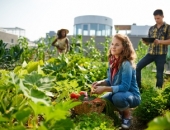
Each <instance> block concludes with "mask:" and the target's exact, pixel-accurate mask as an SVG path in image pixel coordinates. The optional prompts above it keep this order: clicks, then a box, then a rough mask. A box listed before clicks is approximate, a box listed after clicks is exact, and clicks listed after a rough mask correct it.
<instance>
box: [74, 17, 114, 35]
mask: <svg viewBox="0 0 170 130" xmlns="http://www.w3.org/2000/svg"><path fill="white" fill-rule="evenodd" d="M74 35H83V36H111V35H112V19H111V18H109V17H106V16H97V15H83V16H78V17H75V18H74Z"/></svg>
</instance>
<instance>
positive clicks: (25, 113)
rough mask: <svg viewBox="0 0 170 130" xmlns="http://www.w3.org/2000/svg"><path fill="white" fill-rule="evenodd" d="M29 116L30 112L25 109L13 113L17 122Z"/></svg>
mask: <svg viewBox="0 0 170 130" xmlns="http://www.w3.org/2000/svg"><path fill="white" fill-rule="evenodd" d="M30 114H31V110H30V109H29V108H27V109H24V110H20V111H17V112H16V113H15V117H16V119H17V120H19V121H22V120H24V119H25V118H28V117H29V115H30Z"/></svg>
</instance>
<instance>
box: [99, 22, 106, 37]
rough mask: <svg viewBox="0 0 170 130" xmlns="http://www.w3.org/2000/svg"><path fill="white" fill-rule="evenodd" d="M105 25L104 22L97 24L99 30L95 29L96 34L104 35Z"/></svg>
mask: <svg viewBox="0 0 170 130" xmlns="http://www.w3.org/2000/svg"><path fill="white" fill-rule="evenodd" d="M105 32H106V30H105V25H104V24H99V30H98V31H97V35H98V36H105Z"/></svg>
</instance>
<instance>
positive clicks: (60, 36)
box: [57, 31, 67, 39]
mask: <svg viewBox="0 0 170 130" xmlns="http://www.w3.org/2000/svg"><path fill="white" fill-rule="evenodd" d="M61 32H62V31H59V32H58V33H57V36H58V39H60V38H62V34H61ZM66 35H67V34H66V31H65V37H66Z"/></svg>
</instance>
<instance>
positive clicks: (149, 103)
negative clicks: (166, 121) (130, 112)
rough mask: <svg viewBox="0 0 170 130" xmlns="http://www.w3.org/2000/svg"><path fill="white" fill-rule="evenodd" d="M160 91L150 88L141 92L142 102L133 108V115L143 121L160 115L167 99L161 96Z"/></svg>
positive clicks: (145, 121)
mask: <svg viewBox="0 0 170 130" xmlns="http://www.w3.org/2000/svg"><path fill="white" fill-rule="evenodd" d="M160 91H161V90H157V89H153V88H150V89H148V90H146V91H144V92H143V93H142V94H141V98H142V102H141V104H140V105H139V106H138V107H137V108H136V109H135V111H134V115H135V116H136V117H138V119H139V120H140V121H142V122H143V123H147V122H149V121H151V120H152V119H154V118H155V117H157V116H160V115H161V114H162V112H163V111H164V110H165V108H166V103H167V100H166V99H164V98H163V97H162V95H161V92H160Z"/></svg>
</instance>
